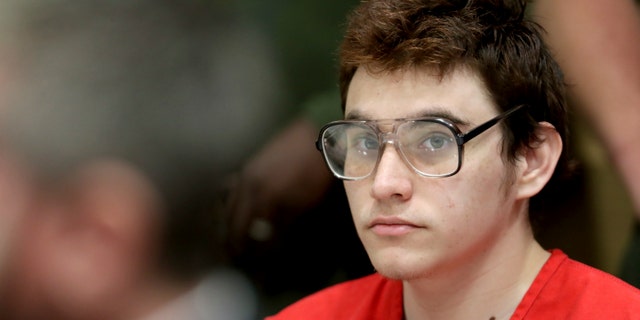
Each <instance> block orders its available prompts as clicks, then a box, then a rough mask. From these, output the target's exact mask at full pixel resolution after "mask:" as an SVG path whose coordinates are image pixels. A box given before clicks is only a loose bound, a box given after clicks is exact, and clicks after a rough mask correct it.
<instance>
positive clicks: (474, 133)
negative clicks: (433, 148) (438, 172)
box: [458, 104, 526, 144]
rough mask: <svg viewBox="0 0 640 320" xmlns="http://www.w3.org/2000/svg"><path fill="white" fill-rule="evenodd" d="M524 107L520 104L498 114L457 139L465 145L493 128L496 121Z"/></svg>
mask: <svg viewBox="0 0 640 320" xmlns="http://www.w3.org/2000/svg"><path fill="white" fill-rule="evenodd" d="M525 106H526V105H524V104H521V105H519V106H517V107H514V108H512V109H510V110H508V111H506V112H504V113H502V114H499V115H498V116H496V117H495V118H493V119H491V120H489V121H487V122H485V123H483V124H481V125H479V126H477V127H475V128H474V129H473V130H471V131H469V132H467V133H463V134H460V135H459V136H458V137H459V138H460V140H461V144H465V143H467V142H469V140H471V139H473V138H475V137H476V136H477V135H479V134H481V133H483V132H485V131H486V130H487V129H489V128H491V127H493V126H494V125H495V124H496V123H498V121H500V120H502V119H504V118H506V117H508V116H510V115H511V114H513V113H514V112H516V111H518V110H520V109H522V108H524V107H525Z"/></svg>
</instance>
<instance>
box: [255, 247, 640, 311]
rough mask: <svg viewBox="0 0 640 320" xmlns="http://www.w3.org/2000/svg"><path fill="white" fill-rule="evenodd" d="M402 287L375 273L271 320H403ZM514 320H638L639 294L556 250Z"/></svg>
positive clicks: (318, 295) (302, 302)
mask: <svg viewBox="0 0 640 320" xmlns="http://www.w3.org/2000/svg"><path fill="white" fill-rule="evenodd" d="M402 317H403V308H402V282H401V281H396V280H389V279H386V278H383V277H382V276H380V275H379V274H373V275H370V276H367V277H364V278H361V279H357V280H352V281H349V282H344V283H341V284H338V285H335V286H333V287H330V288H327V289H324V290H322V291H320V292H317V293H315V294H313V295H310V296H308V297H306V298H304V299H302V300H300V301H298V302H296V303H294V304H292V305H291V306H289V307H287V308H285V309H284V310H282V311H281V312H280V313H278V314H277V315H275V316H273V317H271V318H267V319H270V320H283V319H295V320H299V319H305V320H306V319H352V320H355V319H368V320H370V319H381V320H382V319H384V320H401V319H402ZM511 319H512V320H519V319H545V320H546V319H581V320H582V319H598V320H599V319H636V320H637V319H640V290H638V289H636V288H634V287H632V286H631V285H629V284H627V283H625V282H623V281H622V280H619V279H618V278H616V277H614V276H612V275H610V274H608V273H605V272H602V271H600V270H597V269H594V268H592V267H589V266H587V265H585V264H582V263H580V262H577V261H574V260H571V259H569V257H567V255H566V254H564V253H562V252H561V251H560V250H553V251H552V252H551V257H550V258H549V260H547V262H546V263H545V264H544V266H543V267H542V269H541V270H540V273H538V275H537V276H536V278H535V280H534V281H533V283H532V284H531V287H529V290H527V293H526V294H525V295H524V297H523V298H522V301H520V304H519V305H518V307H517V308H516V310H515V312H514V313H513V315H512V316H511Z"/></svg>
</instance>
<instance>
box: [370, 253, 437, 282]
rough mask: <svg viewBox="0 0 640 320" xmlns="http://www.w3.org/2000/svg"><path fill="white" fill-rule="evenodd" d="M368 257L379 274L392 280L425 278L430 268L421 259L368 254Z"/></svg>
mask: <svg viewBox="0 0 640 320" xmlns="http://www.w3.org/2000/svg"><path fill="white" fill-rule="evenodd" d="M370 258H371V263H372V264H373V266H374V268H375V270H376V271H377V272H378V273H379V274H381V275H383V276H384V277H386V278H389V279H394V280H414V279H418V278H425V277H428V276H429V274H430V273H431V272H430V270H431V269H432V268H431V267H430V266H429V264H428V263H426V262H425V261H424V260H423V259H411V258H408V257H402V256H390V255H378V256H375V257H372V256H370ZM417 260H421V261H417Z"/></svg>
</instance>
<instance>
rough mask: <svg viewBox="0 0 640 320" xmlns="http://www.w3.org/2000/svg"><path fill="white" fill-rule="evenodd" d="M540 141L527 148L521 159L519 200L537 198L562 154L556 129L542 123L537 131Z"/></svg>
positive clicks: (546, 123)
mask: <svg viewBox="0 0 640 320" xmlns="http://www.w3.org/2000/svg"><path fill="white" fill-rule="evenodd" d="M536 136H537V137H538V141H537V142H535V143H534V144H533V145H532V146H531V147H526V148H525V150H524V152H523V154H522V155H521V157H520V159H519V161H518V162H519V165H518V167H519V174H518V181H517V185H518V194H517V197H518V198H519V199H526V198H531V197H533V196H535V195H536V194H537V193H538V192H540V190H542V188H544V186H545V185H546V184H547V182H549V180H550V179H551V176H552V175H553V172H554V170H555V168H556V164H557V163H558V159H559V158H560V154H561V153H562V138H560V134H559V133H558V131H556V129H555V127H554V126H553V125H551V124H550V123H548V122H540V123H539V127H538V128H537V129H536Z"/></svg>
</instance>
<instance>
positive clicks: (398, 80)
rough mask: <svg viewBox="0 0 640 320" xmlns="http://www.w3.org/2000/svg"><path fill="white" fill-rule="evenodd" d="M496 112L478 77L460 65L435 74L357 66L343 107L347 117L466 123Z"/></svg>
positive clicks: (424, 71) (424, 70)
mask: <svg viewBox="0 0 640 320" xmlns="http://www.w3.org/2000/svg"><path fill="white" fill-rule="evenodd" d="M496 112H497V110H496V107H495V104H494V103H493V101H492V100H491V99H490V98H489V94H488V93H487V90H486V88H485V86H484V84H483V82H482V80H480V78H479V77H478V76H477V75H476V74H475V73H474V72H472V71H469V70H467V69H462V68H459V69H456V70H454V71H452V72H451V73H450V74H447V75H446V76H445V77H439V76H438V75H437V74H436V73H435V72H433V71H432V70H429V69H420V68H413V69H403V70H398V71H394V72H384V73H371V72H369V71H368V70H367V69H366V68H363V67H360V68H358V70H357V71H356V73H355V75H354V77H353V79H352V81H351V84H350V86H349V92H348V95H347V101H346V108H345V116H346V117H347V118H358V119H360V118H362V119H366V120H381V119H400V118H416V117H422V116H432V115H435V116H446V115H450V116H451V117H455V118H458V119H461V120H463V121H465V122H469V123H476V122H479V121H484V120H486V119H488V118H489V117H492V116H493V115H495V114H496Z"/></svg>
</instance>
